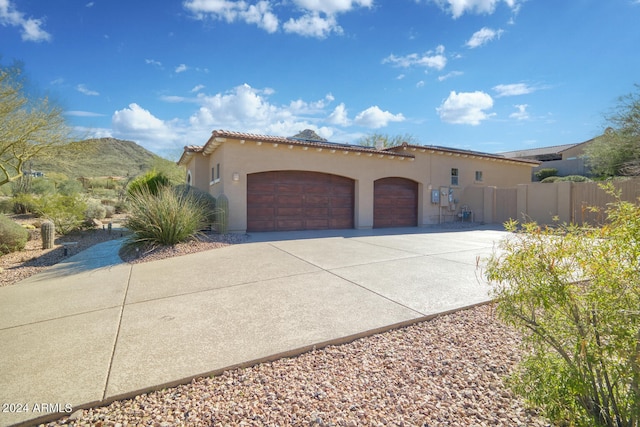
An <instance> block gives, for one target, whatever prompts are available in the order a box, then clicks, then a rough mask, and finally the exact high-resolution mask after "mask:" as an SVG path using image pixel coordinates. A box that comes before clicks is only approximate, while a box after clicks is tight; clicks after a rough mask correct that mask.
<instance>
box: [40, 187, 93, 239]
mask: <svg viewBox="0 0 640 427" xmlns="http://www.w3.org/2000/svg"><path fill="white" fill-rule="evenodd" d="M86 210H87V203H86V202H85V201H84V200H83V199H82V198H81V197H80V196H78V195H75V196H64V195H62V194H54V195H53V196H51V197H46V198H44V199H42V203H41V206H40V207H39V209H38V213H39V214H40V216H43V217H45V218H47V219H48V220H50V221H51V222H53V223H54V225H55V226H56V231H57V232H58V233H60V234H68V233H70V232H71V231H74V230H77V229H79V228H81V226H82V223H83V222H84V220H85V212H86Z"/></svg>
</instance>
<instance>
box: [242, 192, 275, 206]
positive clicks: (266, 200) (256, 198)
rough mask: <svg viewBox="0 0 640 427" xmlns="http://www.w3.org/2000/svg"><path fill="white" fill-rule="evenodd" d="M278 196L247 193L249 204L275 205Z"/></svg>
mask: <svg viewBox="0 0 640 427" xmlns="http://www.w3.org/2000/svg"><path fill="white" fill-rule="evenodd" d="M275 200H276V197H275V196H274V195H273V194H247V204H249V205H273V203H274V202H275Z"/></svg>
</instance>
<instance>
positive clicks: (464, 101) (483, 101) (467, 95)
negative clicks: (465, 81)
mask: <svg viewBox="0 0 640 427" xmlns="http://www.w3.org/2000/svg"><path fill="white" fill-rule="evenodd" d="M492 107H493V99H492V98H491V96H489V95H488V94H486V93H484V92H480V91H476V92H460V93H456V92H455V91H452V92H451V93H450V94H449V97H448V98H447V99H445V100H444V101H443V102H442V104H441V105H440V107H438V108H436V111H437V112H438V115H439V116H440V120H442V121H443V122H446V123H453V124H466V125H473V126H476V125H479V124H480V123H481V122H482V121H483V120H486V119H488V118H489V117H491V116H492V114H487V113H486V112H485V110H489V109H491V108H492Z"/></svg>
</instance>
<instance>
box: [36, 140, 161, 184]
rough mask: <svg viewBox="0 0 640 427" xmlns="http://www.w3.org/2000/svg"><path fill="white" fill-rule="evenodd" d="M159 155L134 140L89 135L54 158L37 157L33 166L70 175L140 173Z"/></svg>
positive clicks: (47, 172) (46, 172) (89, 175)
mask: <svg viewBox="0 0 640 427" xmlns="http://www.w3.org/2000/svg"><path fill="white" fill-rule="evenodd" d="M158 159H160V157H159V156H157V155H156V154H153V153H152V152H150V151H148V150H147V149H145V148H143V147H141V146H139V145H138V144H136V143H135V142H132V141H123V140H120V139H115V138H99V139H86V140H84V141H78V142H73V143H71V144H69V145H68V146H66V147H61V148H59V149H58V150H57V152H56V153H55V155H54V156H52V157H51V158H48V159H46V160H40V161H39V160H34V161H33V164H32V165H31V169H32V170H34V171H41V172H44V173H45V175H48V174H51V173H62V174H64V175H66V176H68V177H69V178H78V177H98V176H136V175H138V174H140V173H141V172H143V171H145V170H147V169H149V168H150V167H151V165H152V164H153V162H157V161H158ZM25 170H26V169H25Z"/></svg>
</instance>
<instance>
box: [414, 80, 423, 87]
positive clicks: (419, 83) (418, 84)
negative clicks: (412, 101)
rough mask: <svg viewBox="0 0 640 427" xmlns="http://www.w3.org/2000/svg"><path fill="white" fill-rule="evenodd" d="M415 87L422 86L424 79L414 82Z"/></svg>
mask: <svg viewBox="0 0 640 427" xmlns="http://www.w3.org/2000/svg"><path fill="white" fill-rule="evenodd" d="M416 87H417V88H421V87H424V80H420V81H419V82H418V83H416Z"/></svg>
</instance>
